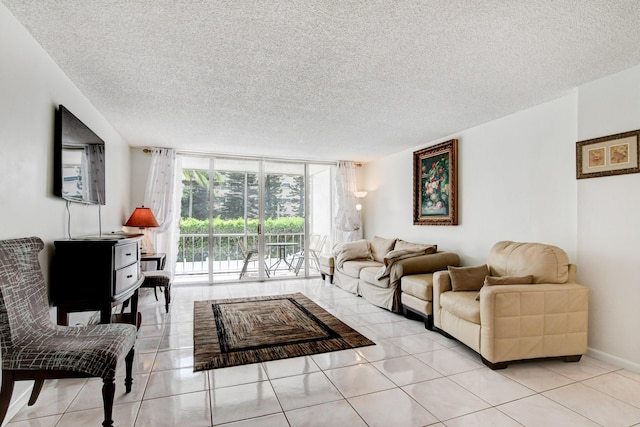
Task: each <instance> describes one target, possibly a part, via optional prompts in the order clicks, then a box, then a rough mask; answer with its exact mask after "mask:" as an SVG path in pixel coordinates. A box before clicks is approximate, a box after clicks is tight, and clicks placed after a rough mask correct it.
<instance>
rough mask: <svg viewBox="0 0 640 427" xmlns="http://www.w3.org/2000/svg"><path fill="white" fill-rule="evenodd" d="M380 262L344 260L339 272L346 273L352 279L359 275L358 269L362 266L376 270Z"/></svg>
mask: <svg viewBox="0 0 640 427" xmlns="http://www.w3.org/2000/svg"><path fill="white" fill-rule="evenodd" d="M380 266H381V264H380V263H379V262H375V261H369V260H355V261H345V262H344V263H343V264H342V268H340V269H339V270H340V272H341V273H344V274H346V275H347V276H351V277H353V278H354V279H357V278H359V277H360V271H362V269H363V268H367V267H374V268H375V270H376V271H378V270H379V269H380Z"/></svg>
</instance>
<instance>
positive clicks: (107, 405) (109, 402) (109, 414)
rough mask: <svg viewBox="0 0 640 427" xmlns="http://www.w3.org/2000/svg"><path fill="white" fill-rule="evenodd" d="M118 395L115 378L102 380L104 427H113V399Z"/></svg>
mask: <svg viewBox="0 0 640 427" xmlns="http://www.w3.org/2000/svg"><path fill="white" fill-rule="evenodd" d="M115 394H116V383H115V381H114V380H113V378H104V379H103V380H102V404H103V406H104V421H103V422H102V426H103V427H112V426H113V398H114V396H115Z"/></svg>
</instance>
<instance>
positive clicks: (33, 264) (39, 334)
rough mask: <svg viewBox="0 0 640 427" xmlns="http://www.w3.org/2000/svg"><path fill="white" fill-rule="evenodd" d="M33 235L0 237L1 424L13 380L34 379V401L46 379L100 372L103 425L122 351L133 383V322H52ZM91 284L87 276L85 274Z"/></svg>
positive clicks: (108, 413) (108, 414)
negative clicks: (83, 323)
mask: <svg viewBox="0 0 640 427" xmlns="http://www.w3.org/2000/svg"><path fill="white" fill-rule="evenodd" d="M43 248H44V243H43V242H42V240H40V239H39V238H37V237H30V238H23V239H13V240H3V241H0V348H1V350H2V386H1V389H0V424H2V422H3V421H4V417H5V416H6V414H7V410H8V409H9V403H10V401H11V395H12V393H13V386H14V382H15V381H22V380H34V381H35V383H34V385H33V391H32V392H31V397H30V398H29V403H28V405H29V406H31V405H33V404H34V403H35V402H36V400H37V398H38V395H39V394H40V391H41V390H42V386H43V384H44V381H45V380H46V379H58V378H85V377H100V378H102V382H103V386H102V400H103V406H104V421H103V423H102V425H103V426H112V425H113V420H112V410H113V400H114V396H115V383H114V378H115V375H116V365H117V362H118V361H119V360H120V359H121V357H122V356H125V355H126V357H125V362H126V378H125V381H124V384H125V389H126V391H127V393H129V392H130V391H131V384H132V383H133V380H132V376H131V370H132V366H133V356H134V350H133V346H134V344H135V340H136V327H135V326H134V325H129V324H100V325H89V326H59V325H56V324H54V323H52V322H51V320H50V317H49V302H48V299H47V287H46V285H45V283H44V278H43V276H42V272H41V270H40V264H39V261H38V254H39V253H40V251H41V250H42V249H43ZM87 284H90V278H87Z"/></svg>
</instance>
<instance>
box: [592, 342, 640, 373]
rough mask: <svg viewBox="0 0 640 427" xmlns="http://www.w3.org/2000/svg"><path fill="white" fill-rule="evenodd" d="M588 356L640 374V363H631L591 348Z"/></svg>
mask: <svg viewBox="0 0 640 427" xmlns="http://www.w3.org/2000/svg"><path fill="white" fill-rule="evenodd" d="M587 356H589V357H593V358H594V359H598V360H602V361H603V362H607V363H610V364H612V365H615V366H619V367H621V368H623V369H628V370H629V371H633V372H637V373H639V374H640V363H635V362H631V361H629V360H626V359H622V358H620V357H618V356H614V355H612V354H609V353H605V352H604V351H600V350H596V349H593V348H591V347H589V348H587Z"/></svg>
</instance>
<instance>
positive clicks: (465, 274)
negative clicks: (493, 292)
mask: <svg viewBox="0 0 640 427" xmlns="http://www.w3.org/2000/svg"><path fill="white" fill-rule="evenodd" d="M448 269H449V276H450V277H451V290H452V291H454V292H459V291H479V290H480V288H482V286H483V285H484V278H485V277H486V276H488V275H489V267H487V265H486V264H485V265H479V266H477V267H452V266H449V267H448Z"/></svg>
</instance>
